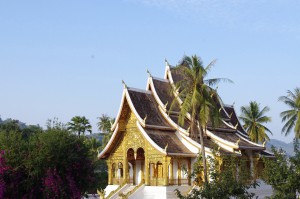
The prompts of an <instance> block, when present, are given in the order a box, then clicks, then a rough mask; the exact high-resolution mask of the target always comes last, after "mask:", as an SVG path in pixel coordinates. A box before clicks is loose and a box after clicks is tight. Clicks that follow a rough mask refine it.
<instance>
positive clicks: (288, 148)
mask: <svg viewBox="0 0 300 199" xmlns="http://www.w3.org/2000/svg"><path fill="white" fill-rule="evenodd" d="M272 145H273V146H275V147H276V148H278V149H280V148H282V149H283V150H284V151H285V152H286V154H287V155H289V156H293V155H295V153H294V145H293V142H290V143H286V142H283V141H280V140H276V139H270V141H269V142H267V144H266V147H267V150H269V151H271V147H272Z"/></svg>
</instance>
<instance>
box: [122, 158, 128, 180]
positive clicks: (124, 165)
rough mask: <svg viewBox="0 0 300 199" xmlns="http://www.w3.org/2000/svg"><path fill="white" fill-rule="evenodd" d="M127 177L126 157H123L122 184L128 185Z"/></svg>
mask: <svg viewBox="0 0 300 199" xmlns="http://www.w3.org/2000/svg"><path fill="white" fill-rule="evenodd" d="M128 175H129V174H128V160H127V155H125V156H124V161H123V183H128Z"/></svg>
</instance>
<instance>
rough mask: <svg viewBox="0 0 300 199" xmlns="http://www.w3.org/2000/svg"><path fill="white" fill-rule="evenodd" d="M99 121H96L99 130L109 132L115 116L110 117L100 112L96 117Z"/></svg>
mask: <svg viewBox="0 0 300 199" xmlns="http://www.w3.org/2000/svg"><path fill="white" fill-rule="evenodd" d="M98 119H99V121H98V123H97V126H98V129H99V131H101V132H102V133H111V130H110V129H111V126H112V124H113V123H114V122H115V118H111V117H109V116H108V115H106V114H102V115H101V116H100V117H98Z"/></svg>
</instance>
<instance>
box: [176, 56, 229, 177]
mask: <svg viewBox="0 0 300 199" xmlns="http://www.w3.org/2000/svg"><path fill="white" fill-rule="evenodd" d="M214 64H215V60H213V61H212V62H211V63H210V64H209V65H208V66H206V67H204V66H203V63H202V61H201V59H200V57H198V56H196V55H194V56H191V57H189V56H184V57H183V59H182V62H181V64H180V65H179V66H177V67H176V68H175V73H177V74H181V75H182V77H183V79H182V80H180V81H179V82H177V83H176V85H175V87H176V90H177V91H178V92H179V97H180V98H181V99H182V100H183V103H182V104H181V110H180V114H179V123H181V124H183V123H184V120H185V118H186V116H187V114H188V113H190V114H191V118H190V119H191V124H190V130H191V134H190V137H191V138H192V139H194V140H196V141H198V134H199V135H200V144H201V153H202V161H203V172H204V182H208V181H207V167H206V158H205V149H204V141H203V134H206V129H207V123H208V121H209V119H210V118H211V117H212V116H215V115H216V114H214V113H215V111H214V109H215V108H216V100H214V97H216V91H215V90H213V89H212V88H211V87H210V86H214V85H216V84H218V83H219V82H220V81H221V80H225V81H226V80H227V81H230V80H228V79H223V78H215V79H205V78H206V77H207V75H208V73H209V71H210V70H211V68H212V67H213V65H214ZM217 115H218V114H217ZM214 121H215V120H214Z"/></svg>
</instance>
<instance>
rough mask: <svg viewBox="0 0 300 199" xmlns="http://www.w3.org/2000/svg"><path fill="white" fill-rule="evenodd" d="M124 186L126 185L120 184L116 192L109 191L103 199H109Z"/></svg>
mask: <svg viewBox="0 0 300 199" xmlns="http://www.w3.org/2000/svg"><path fill="white" fill-rule="evenodd" d="M124 185H126V183H122V184H120V185H119V186H118V188H117V189H116V190H113V191H111V192H110V193H109V194H108V196H107V197H105V199H108V198H110V197H111V196H112V195H114V194H115V193H117V192H118V191H119V190H120V189H121V188H122V187H123V186H124Z"/></svg>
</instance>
